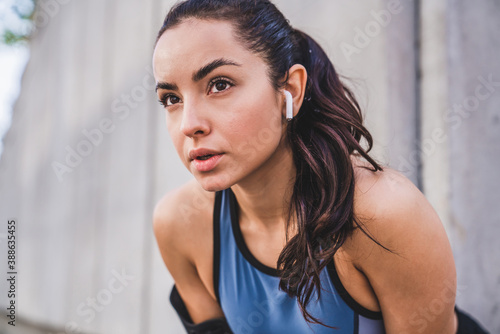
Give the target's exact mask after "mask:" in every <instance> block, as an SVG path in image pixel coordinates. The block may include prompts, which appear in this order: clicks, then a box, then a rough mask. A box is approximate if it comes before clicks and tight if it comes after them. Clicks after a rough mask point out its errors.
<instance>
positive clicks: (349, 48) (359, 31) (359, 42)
mask: <svg viewBox="0 0 500 334" xmlns="http://www.w3.org/2000/svg"><path fill="white" fill-rule="evenodd" d="M405 1H406V2H413V1H412V0H405ZM402 11H403V4H402V3H401V0H391V1H389V2H387V5H386V8H385V9H381V10H371V11H370V15H371V17H372V20H370V21H368V22H367V23H366V24H365V26H364V28H361V27H359V26H356V27H355V28H354V37H353V39H352V41H351V42H349V43H348V42H342V43H340V49H341V51H342V54H343V55H344V57H345V59H346V60H347V61H348V62H349V63H350V62H351V61H352V56H353V55H355V54H356V55H357V54H360V53H361V51H362V50H363V49H365V48H367V47H368V46H369V45H370V44H371V42H372V40H373V39H374V38H376V37H377V36H379V35H380V33H381V32H382V30H383V29H384V28H386V27H387V26H389V24H390V23H391V22H392V19H393V17H394V16H395V15H398V14H400V13H401V12H402Z"/></svg>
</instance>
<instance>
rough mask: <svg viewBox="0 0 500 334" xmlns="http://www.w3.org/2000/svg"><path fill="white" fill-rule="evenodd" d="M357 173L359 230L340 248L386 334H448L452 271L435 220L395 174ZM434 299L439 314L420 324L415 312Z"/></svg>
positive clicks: (444, 236) (419, 196) (452, 298)
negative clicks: (370, 294) (367, 289)
mask: <svg viewBox="0 0 500 334" xmlns="http://www.w3.org/2000/svg"><path fill="white" fill-rule="evenodd" d="M355 173H356V179H355V180H356V186H355V187H356V190H355V197H354V214H355V216H356V218H357V220H358V221H359V223H360V228H357V229H356V230H355V232H354V233H353V234H352V236H351V237H350V238H349V240H348V241H347V242H346V244H345V247H343V248H344V250H345V251H346V252H347V253H348V254H349V256H350V258H351V259H352V262H353V264H354V266H355V267H356V268H357V269H358V270H359V271H361V272H362V273H363V274H364V276H365V277H366V278H367V279H368V281H369V282H370V285H371V287H372V289H373V291H374V293H375V294H376V296H377V299H378V301H379V304H380V307H381V310H382V313H383V314H384V322H385V323H386V328H387V329H389V328H390V329H391V331H389V330H388V332H393V331H394V332H397V331H405V330H410V331H414V330H415V329H418V330H419V332H420V331H423V330H424V329H425V330H427V331H430V332H436V333H437V332H439V333H449V332H451V331H449V330H450V328H452V326H453V322H452V319H453V318H452V315H453V306H454V302H455V288H456V270H455V264H454V260H453V253H452V251H451V246H450V244H449V241H448V237H447V234H446V231H445V229H444V226H443V224H442V223H441V220H440V219H439V216H438V214H437V213H436V211H435V210H434V209H433V207H432V205H431V204H430V203H429V202H428V200H427V199H426V198H425V196H424V195H423V193H422V192H421V191H420V190H419V189H418V188H417V187H416V186H415V185H413V183H412V182H411V181H410V180H409V179H407V178H406V177H405V176H404V175H402V174H401V173H399V172H398V171H396V170H393V169H391V168H388V167H385V168H384V171H378V172H371V171H369V170H366V169H363V168H355ZM369 236H370V237H371V238H373V239H374V240H376V241H377V242H378V243H380V244H381V245H382V246H383V247H385V248H387V249H388V250H390V251H388V250H387V249H384V248H383V247H381V246H379V245H377V244H376V243H375V242H374V241H373V240H372V239H371V238H370V237H369ZM436 296H439V298H440V299H439V300H438V301H439V303H440V305H439V306H440V308H441V309H442V312H441V313H440V314H438V315H436V316H434V318H433V319H434V320H433V321H430V320H429V321H427V320H426V321H423V320H422V319H425V318H423V315H421V314H419V312H420V311H419V310H422V309H426V308H428V307H429V305H431V304H432V303H435V302H436V300H435V299H436ZM441 297H442V298H441ZM424 322H425V323H424Z"/></svg>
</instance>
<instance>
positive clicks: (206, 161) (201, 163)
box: [191, 154, 224, 173]
mask: <svg viewBox="0 0 500 334" xmlns="http://www.w3.org/2000/svg"><path fill="white" fill-rule="evenodd" d="M223 156H224V154H215V155H210V154H208V155H203V156H199V157H198V158H197V159H194V160H191V164H192V166H193V167H194V168H195V169H196V170H197V171H198V172H200V173H205V172H211V171H212V170H214V169H215V167H217V165H218V164H219V161H220V160H221V159H222V158H223Z"/></svg>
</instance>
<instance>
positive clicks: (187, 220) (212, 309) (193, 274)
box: [153, 189, 223, 324]
mask: <svg viewBox="0 0 500 334" xmlns="http://www.w3.org/2000/svg"><path fill="white" fill-rule="evenodd" d="M185 201H186V193H185V189H177V190H174V191H172V192H170V193H168V194H167V195H165V196H164V197H163V198H162V199H161V200H160V201H159V202H158V204H157V205H156V207H155V210H154V214H153V231H154V234H155V237H156V241H157V244H158V248H159V250H160V254H161V256H162V258H163V261H164V263H165V265H166V267H167V269H168V271H169V272H170V274H171V275H172V277H173V279H174V281H175V284H176V287H177V290H178V292H179V294H180V296H181V297H182V300H183V301H184V304H185V305H186V308H187V310H188V312H189V314H190V316H191V319H192V320H193V322H194V323H195V324H197V323H200V322H203V321H205V320H209V319H213V318H219V317H221V316H223V313H222V310H221V309H220V307H219V305H218V303H217V301H215V300H214V299H213V298H212V296H211V295H210V293H209V292H208V291H207V289H206V287H205V285H204V284H203V282H202V280H201V278H200V276H199V274H198V270H197V268H196V266H195V261H194V258H193V255H192V253H193V252H192V251H193V247H194V245H195V243H196V242H195V240H194V238H193V233H189V231H190V230H192V228H193V224H194V223H196V219H195V218H196V217H195V215H194V214H186V212H182V211H180V210H179V208H180V207H181V206H182V203H186V202H185Z"/></svg>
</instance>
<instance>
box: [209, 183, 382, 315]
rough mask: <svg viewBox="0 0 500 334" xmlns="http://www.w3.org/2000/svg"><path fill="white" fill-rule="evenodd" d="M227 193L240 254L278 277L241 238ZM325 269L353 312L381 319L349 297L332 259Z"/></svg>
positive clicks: (235, 210)
mask: <svg viewBox="0 0 500 334" xmlns="http://www.w3.org/2000/svg"><path fill="white" fill-rule="evenodd" d="M227 194H228V195H229V208H230V212H231V226H232V228H233V234H234V239H235V241H236V245H237V246H238V249H239V250H240V252H241V254H242V255H243V257H244V258H245V259H246V260H247V261H248V262H249V263H250V264H251V265H252V266H254V267H255V268H256V269H258V270H259V271H261V272H263V273H264V274H267V275H270V276H275V277H279V274H278V270H277V269H275V268H271V267H269V266H266V265H265V264H263V263H262V262H260V261H259V260H257V259H256V258H255V256H253V254H252V253H251V252H250V250H249V249H248V247H247V245H246V243H245V239H244V238H243V234H242V233H241V229H240V224H239V220H238V201H237V199H236V196H235V195H234V193H233V191H232V190H231V188H228V189H227ZM219 211H220V210H219ZM217 232H218V231H217ZM214 233H215V232H214ZM327 270H328V276H329V277H330V280H331V281H332V284H333V285H334V286H335V289H336V290H337V292H338V294H339V295H340V296H341V298H342V300H344V302H345V303H346V304H347V305H348V306H349V307H350V308H351V309H352V310H353V311H354V312H355V313H358V314H359V315H361V316H363V317H365V318H368V319H373V320H381V319H382V312H376V311H371V310H368V309H367V308H365V307H364V306H362V305H360V304H359V303H358V302H357V301H356V300H354V298H352V297H351V295H350V294H349V293H348V292H347V290H346V289H345V287H344V286H343V285H342V282H341V281H340V278H339V276H338V273H337V270H336V268H335V263H334V261H333V260H332V261H330V262H329V263H328V264H327Z"/></svg>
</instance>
